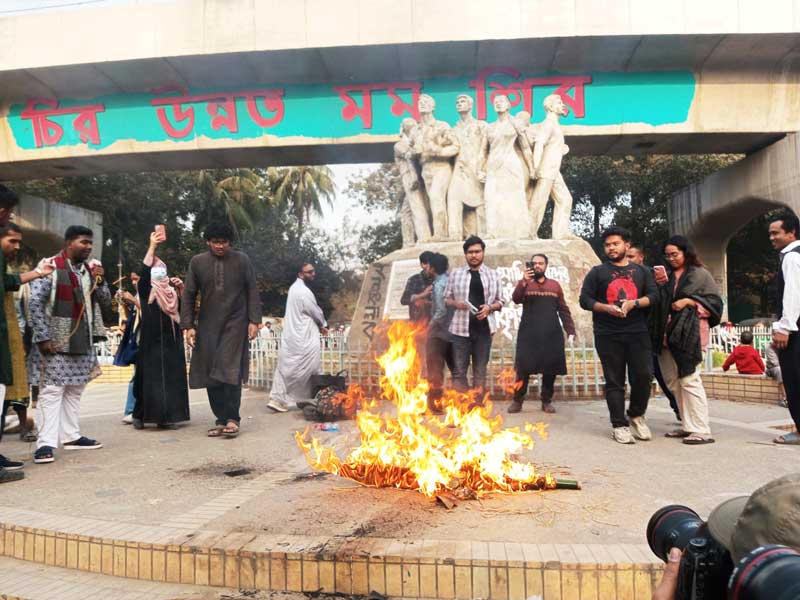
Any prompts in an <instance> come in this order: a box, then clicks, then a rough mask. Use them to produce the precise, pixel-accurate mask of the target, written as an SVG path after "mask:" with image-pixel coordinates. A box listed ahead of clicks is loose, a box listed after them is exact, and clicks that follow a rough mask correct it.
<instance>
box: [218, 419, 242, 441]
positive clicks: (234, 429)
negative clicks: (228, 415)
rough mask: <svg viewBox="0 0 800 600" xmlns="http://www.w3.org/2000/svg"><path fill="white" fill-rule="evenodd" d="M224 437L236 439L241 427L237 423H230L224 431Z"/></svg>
mask: <svg viewBox="0 0 800 600" xmlns="http://www.w3.org/2000/svg"><path fill="white" fill-rule="evenodd" d="M222 435H224V436H225V437H228V438H235V437H236V436H237V435H239V426H238V425H237V424H236V422H235V421H228V424H227V425H226V426H225V428H224V429H223V430H222Z"/></svg>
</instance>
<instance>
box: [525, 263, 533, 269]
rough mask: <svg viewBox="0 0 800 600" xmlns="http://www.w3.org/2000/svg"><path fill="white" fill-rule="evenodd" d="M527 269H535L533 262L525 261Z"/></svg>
mask: <svg viewBox="0 0 800 600" xmlns="http://www.w3.org/2000/svg"><path fill="white" fill-rule="evenodd" d="M525 270H526V271H533V263H532V262H531V261H529V260H526V261H525Z"/></svg>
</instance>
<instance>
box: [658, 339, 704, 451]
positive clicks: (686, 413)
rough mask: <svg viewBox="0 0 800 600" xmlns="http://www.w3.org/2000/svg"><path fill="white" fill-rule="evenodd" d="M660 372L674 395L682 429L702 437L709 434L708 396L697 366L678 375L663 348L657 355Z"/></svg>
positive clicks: (673, 361) (671, 359)
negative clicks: (681, 375)
mask: <svg viewBox="0 0 800 600" xmlns="http://www.w3.org/2000/svg"><path fill="white" fill-rule="evenodd" d="M658 364H659V366H660V367H661V374H662V375H663V376H664V382H665V383H666V384H667V387H668V388H669V390H670V391H671V392H672V393H673V394H674V395H675V401H676V402H677V403H678V410H680V411H681V420H682V422H683V430H684V431H687V432H689V433H695V434H697V435H699V436H702V437H710V436H711V427H710V426H709V424H708V397H707V396H706V390H705V388H704V387H703V380H702V379H701V378H700V370H699V367H700V365H698V368H697V369H696V370H695V372H694V373H692V374H691V375H689V376H687V377H678V365H677V364H676V363H675V358H674V357H673V356H672V352H670V351H669V348H663V349H662V350H661V354H659V355H658Z"/></svg>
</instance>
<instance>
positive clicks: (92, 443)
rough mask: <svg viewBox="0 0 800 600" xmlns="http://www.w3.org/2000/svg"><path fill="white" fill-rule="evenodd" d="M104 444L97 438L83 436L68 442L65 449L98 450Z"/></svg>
mask: <svg viewBox="0 0 800 600" xmlns="http://www.w3.org/2000/svg"><path fill="white" fill-rule="evenodd" d="M102 447H103V444H101V443H100V442H98V441H97V440H92V439H89V438H87V437H84V436H81V437H79V438H78V439H77V440H75V441H74V442H66V443H65V444H64V450H97V449H98V448H102Z"/></svg>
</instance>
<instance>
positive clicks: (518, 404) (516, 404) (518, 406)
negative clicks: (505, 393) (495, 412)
mask: <svg viewBox="0 0 800 600" xmlns="http://www.w3.org/2000/svg"><path fill="white" fill-rule="evenodd" d="M520 411H522V401H521V400H512V401H511V404H510V405H509V407H508V412H509V413H511V414H513V413H518V412H520Z"/></svg>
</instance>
